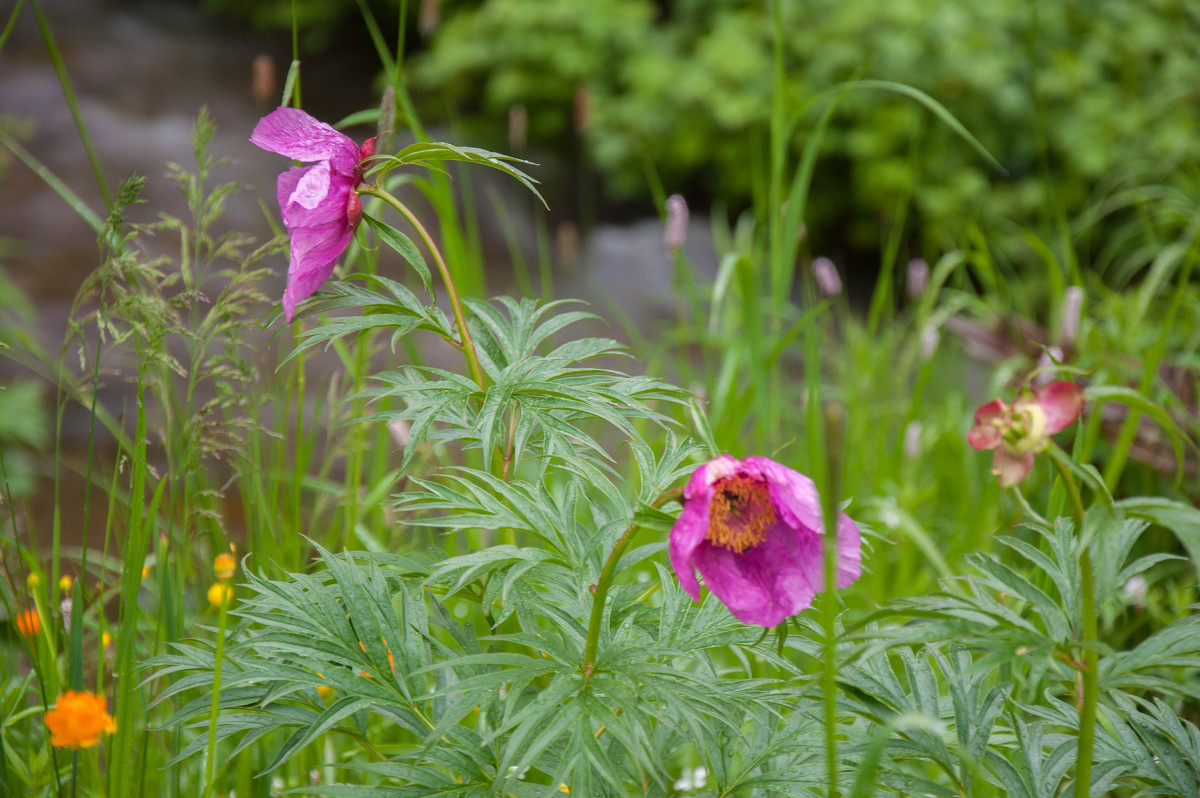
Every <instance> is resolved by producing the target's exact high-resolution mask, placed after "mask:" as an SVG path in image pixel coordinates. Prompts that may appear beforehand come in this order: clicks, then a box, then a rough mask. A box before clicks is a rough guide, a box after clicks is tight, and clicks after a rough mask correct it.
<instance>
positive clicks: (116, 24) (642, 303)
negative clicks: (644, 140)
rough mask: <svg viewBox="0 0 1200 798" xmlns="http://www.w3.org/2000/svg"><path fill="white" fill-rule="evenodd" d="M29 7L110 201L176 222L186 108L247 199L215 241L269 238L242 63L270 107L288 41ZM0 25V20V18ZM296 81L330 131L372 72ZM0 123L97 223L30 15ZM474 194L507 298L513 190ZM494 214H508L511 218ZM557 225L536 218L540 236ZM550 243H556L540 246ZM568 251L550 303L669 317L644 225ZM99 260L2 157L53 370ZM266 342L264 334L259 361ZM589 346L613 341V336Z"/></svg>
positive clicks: (2, 371)
mask: <svg viewBox="0 0 1200 798" xmlns="http://www.w3.org/2000/svg"><path fill="white" fill-rule="evenodd" d="M42 5H43V7H44V8H45V12H46V15H47V18H48V20H49V23H50V27H51V30H52V31H53V34H54V36H55V38H56V40H57V43H58V46H59V48H60V49H61V52H62V55H63V59H64V61H65V64H66V68H67V70H68V73H69V75H70V77H71V80H72V83H73V86H74V90H75V93H76V95H77V98H78V102H79V108H80V112H81V115H82V117H83V119H84V122H85V123H86V126H87V130H88V133H89V135H90V136H91V140H92V143H93V145H94V147H95V149H96V151H97V153H98V155H99V158H100V161H101V163H102V165H103V168H104V172H105V176H106V180H107V184H108V186H109V187H110V190H112V191H115V188H116V186H117V184H118V183H119V182H120V181H121V180H122V179H124V178H126V177H128V176H129V175H131V174H134V173H138V174H142V175H145V176H147V177H148V178H150V180H149V184H148V186H147V188H146V190H145V191H144V192H143V199H144V200H145V204H144V205H141V206H139V207H136V208H134V209H132V210H131V211H130V212H129V214H128V216H129V218H130V219H131V220H132V221H135V222H149V221H154V220H155V219H157V217H158V214H159V213H160V212H166V213H171V214H174V215H177V216H181V217H186V215H187V207H186V205H185V203H184V201H183V199H182V197H181V196H180V193H179V191H178V189H177V187H176V186H175V185H174V184H173V183H172V182H171V181H169V180H167V179H166V178H165V176H164V175H165V172H166V165H167V164H168V163H169V162H175V163H178V164H180V165H181V166H183V167H184V168H185V169H188V170H190V169H192V168H193V166H192V164H193V157H192V150H191V140H190V134H191V128H192V124H193V122H194V120H195V118H196V114H197V112H198V111H199V109H200V107H201V106H207V107H208V109H209V111H210V113H211V115H212V117H213V118H214V120H215V121H216V123H217V125H218V129H217V135H216V137H215V138H214V140H213V142H212V145H211V147H210V154H212V155H214V156H220V157H223V158H228V159H229V160H230V164H229V165H226V166H223V167H221V168H219V169H218V170H217V171H216V173H215V175H214V177H213V179H212V180H211V181H210V185H212V184H214V183H218V182H225V181H230V180H236V181H239V182H243V183H247V184H252V187H253V189H254V190H252V191H246V192H243V193H240V194H238V195H236V196H234V197H233V198H231V199H230V201H229V202H228V205H227V210H226V213H225V216H224V218H223V219H222V221H221V223H220V225H219V226H218V227H217V229H216V231H215V232H218V233H220V232H225V231H226V230H229V229H238V230H241V231H244V232H249V233H251V234H253V235H255V236H257V237H259V238H260V239H265V238H267V237H269V235H270V227H269V226H268V224H267V221H266V219H265V217H264V215H263V212H262V209H261V207H260V199H259V198H260V197H261V198H262V200H263V201H265V203H266V207H268V208H271V209H272V210H274V182H275V176H276V174H277V172H278V170H279V169H280V168H281V166H282V161H281V159H279V158H278V157H277V156H274V155H269V154H266V153H263V152H261V151H259V150H258V149H257V148H255V147H254V146H253V145H251V144H250V143H249V142H248V141H247V137H248V135H249V132H250V130H251V129H252V128H253V126H254V124H255V122H256V121H257V120H258V118H259V117H260V116H261V115H262V114H264V113H265V112H266V111H268V110H270V108H271V107H273V106H274V105H275V101H274V100H269V101H258V102H256V101H255V99H254V98H253V96H252V93H251V75H252V69H251V65H252V62H253V61H254V59H255V58H256V57H258V56H262V55H267V56H269V57H270V58H271V59H272V60H273V61H274V64H275V65H276V75H277V83H276V87H275V89H274V92H275V93H274V94H272V95H269V96H271V97H274V96H277V95H278V93H279V92H280V91H281V88H280V86H281V84H282V80H283V77H284V75H285V74H286V71H287V64H288V63H289V60H290V56H291V51H290V38H289V37H288V36H287V35H286V34H282V33H247V32H245V31H240V30H234V29H230V28H228V27H227V26H225V25H223V24H221V23H220V22H219V21H216V20H212V19H209V18H207V17H206V16H204V15H203V14H202V12H201V11H200V9H199V8H197V7H196V4H195V3H192V2H188V1H187V0H156V1H154V2H149V1H147V0H45V2H43V4H42ZM10 8H11V6H10ZM4 13H5V18H7V13H8V12H7V11H6V12H4ZM302 76H303V77H302V79H303V92H304V103H305V107H306V110H308V111H309V112H310V113H312V114H314V115H315V116H317V117H318V118H321V119H325V120H336V119H340V118H342V117H344V116H345V115H347V114H349V113H351V112H353V111H356V110H359V109H361V108H364V107H370V106H372V105H374V103H375V102H376V95H375V93H374V92H373V91H372V81H373V79H374V77H375V70H374V67H373V65H372V64H371V63H370V62H369V61H366V60H364V59H362V58H353V59H351V58H344V57H340V56H339V54H338V53H336V52H331V53H328V54H326V55H324V56H320V57H316V58H312V59H306V60H305V62H304V68H303V72H302ZM0 114H2V115H3V117H4V119H5V120H7V123H8V124H10V125H11V127H9V129H10V131H14V132H16V133H17V137H18V139H19V140H20V141H22V143H23V145H24V146H25V147H26V148H27V149H28V150H29V151H30V152H31V153H32V154H33V155H34V156H35V157H36V158H37V159H38V160H40V161H41V162H42V163H43V164H45V165H46V166H47V167H48V168H49V169H50V170H51V171H52V172H53V173H54V174H55V175H57V176H58V177H59V178H60V179H61V180H62V181H63V182H64V183H65V184H66V185H67V186H69V187H70V188H71V189H72V190H73V191H74V192H75V193H77V194H78V195H79V196H80V197H81V198H82V199H83V200H84V202H85V203H86V204H87V205H88V206H90V207H91V208H92V209H93V210H94V211H96V212H97V214H98V215H101V216H103V210H102V209H103V201H102V198H101V195H100V192H99V189H98V188H97V185H96V181H95V178H94V176H93V173H92V169H91V166H90V164H89V162H88V159H87V156H86V152H85V150H84V147H83V145H82V144H81V141H80V137H79V133H78V130H77V129H76V127H75V123H74V121H73V120H72V117H71V113H70V110H69V108H68V105H67V103H66V101H65V99H64V96H63V91H62V87H61V85H60V83H59V80H58V77H57V75H56V73H55V70H54V67H53V64H52V62H51V59H50V58H49V56H48V55H47V51H46V47H45V45H44V43H43V40H42V37H41V34H40V33H39V30H38V26H37V21H36V17H35V15H34V13H33V9H32V8H31V7H30V6H29V4H26V5H25V6H24V7H23V9H22V11H21V15H20V18H19V20H18V22H17V25H16V27H15V29H14V30H13V33H12V36H11V37H10V38H9V40H8V41H7V43H6V44H5V46H4V48H3V49H2V50H0ZM348 132H349V133H351V134H352V135H354V136H355V137H356V138H359V139H361V138H362V137H364V136H365V135H369V131H348ZM535 160H536V158H535ZM546 171H547V170H545V169H542V170H539V169H538V168H536V167H535V168H532V169H531V172H532V173H533V174H534V175H535V176H536V177H537V178H538V179H539V180H541V181H542V182H543V183H551V182H553V181H555V180H560V179H562V180H570V179H571V178H570V177H569V176H567V175H559V176H555V175H552V174H546V173H545V172H546ZM567 171H569V170H567ZM510 184H511V185H510ZM472 185H473V187H474V190H476V191H477V192H478V193H479V194H480V196H479V197H478V198H477V199H476V204H477V207H478V208H479V209H480V214H479V216H480V226H481V234H482V239H483V242H484V250H485V257H486V260H487V264H488V281H489V286H488V288H489V290H490V291H492V292H508V293H516V291H517V289H516V287H515V285H514V283H513V278H512V272H511V264H510V258H509V255H508V248H507V244H506V242H505V238H504V234H503V233H502V232H501V228H500V225H499V223H498V222H497V220H496V219H495V217H494V214H493V213H492V211H491V210H490V205H491V203H490V202H489V200H488V198H487V196H486V195H485V194H484V192H487V191H490V190H498V191H500V192H501V195H502V196H503V197H505V198H506V199H508V198H509V197H510V196H515V192H516V191H521V190H522V189H519V187H516V186H515V184H512V181H510V180H509V179H508V178H503V177H501V176H497V177H496V178H493V177H492V176H490V175H487V176H482V177H481V178H479V179H474V180H473V183H472ZM508 204H509V206H510V209H511V208H512V207H516V204H514V203H508ZM526 205H528V206H530V207H532V203H522V204H521V207H524V206H526ZM555 219H556V216H555V215H552V216H551V217H550V224H551V225H552V227H551V230H552V231H553V229H554V228H553V226H554V225H556V224H557V222H556V221H555ZM513 221H514V222H515V224H516V227H517V238H518V240H519V241H520V242H521V244H522V246H523V248H524V249H525V250H526V252H527V259H528V260H529V262H531V263H536V258H537V255H536V252H537V241H536V233H535V232H534V226H533V222H532V219H531V218H530V217H528V216H526V217H525V218H519V217H518V218H514V220H513ZM551 236H552V238H554V237H555V236H554V234H553V232H552V233H551ZM145 243H146V248H147V255H148V256H155V255H158V254H165V255H171V254H174V252H175V251H177V247H178V242H177V241H171V240H169V237H167V236H163V237H162V240H151V241H149V242H145ZM578 249H579V251H578V253H577V254H576V255H569V254H568V255H566V256H563V257H561V258H559V260H560V263H559V264H558V265H559V266H562V265H563V264H562V263H561V261H563V260H569V261H572V262H573V267H572V268H566V269H562V268H560V269H556V277H555V294H556V295H557V296H560V297H564V296H566V297H581V298H584V299H588V300H590V301H591V302H592V304H593V310H595V311H596V312H598V313H600V314H601V315H605V316H612V315H614V312H616V313H619V314H620V315H622V316H624V317H625V318H627V319H628V320H629V321H631V322H632V323H634V324H636V325H638V326H639V327H640V328H641V329H643V330H646V329H647V328H648V326H649V325H651V324H652V323H654V321H655V320H656V319H657V320H662V319H663V318H665V317H669V316H670V313H671V299H670V278H669V274H670V269H669V266H668V262H667V258H666V256H665V254H664V249H663V241H662V228H661V225H660V224H659V222H658V220H657V219H649V220H645V221H643V222H638V223H634V224H632V225H625V226H614V225H604V224H599V225H596V226H595V227H594V228H593V229H592V230H591V231H590V233H589V235H588V236H586V237H585V239H584V240H583V242H582V243H581V244H580V245H579V247H578ZM687 251H688V254H689V257H690V260H691V262H692V263H693V264H696V265H697V266H698V268H700V269H701V270H702V271H705V272H707V273H711V272H713V271H714V270H715V261H716V257H715V255H714V254H713V251H712V245H711V241H710V237H709V235H708V231H707V228H706V225H705V224H704V222H703V220H702V219H699V218H697V217H696V216H695V215H693V222H692V223H691V229H690V232H689V237H688V244H687ZM98 262H99V255H98V251H97V247H96V237H95V235H94V233H93V232H92V230H91V229H90V228H89V227H88V226H87V225H86V224H85V223H84V221H83V220H82V219H80V218H79V217H78V216H76V215H75V214H74V212H73V211H71V210H70V209H69V208H68V206H67V205H66V204H65V203H64V202H63V200H62V199H61V198H60V197H59V196H58V195H57V194H56V193H55V192H54V191H53V190H52V189H51V188H50V187H49V186H47V185H46V184H45V183H44V182H43V181H42V180H41V179H40V178H39V177H38V176H37V175H35V174H34V173H32V172H31V171H30V170H29V169H28V168H27V167H26V166H25V165H24V164H22V163H21V162H20V161H18V160H17V159H15V158H13V157H11V155H10V154H9V153H8V152H7V151H6V150H3V149H2V148H0V266H2V267H3V268H4V269H5V270H6V271H7V272H8V274H9V276H10V277H11V278H12V279H13V280H14V282H15V283H16V285H17V286H18V287H19V288H20V289H21V290H22V291H23V292H24V293H25V294H26V295H27V296H28V297H29V298H30V299H31V300H32V301H33V303H34V305H35V307H36V309H37V313H38V331H37V336H38V338H39V340H40V342H41V344H42V345H43V346H44V347H45V348H46V351H47V352H49V353H50V354H51V355H52V356H55V355H57V353H58V350H59V347H60V345H61V342H62V340H63V336H64V334H65V331H66V329H67V316H68V314H69V311H70V307H71V303H72V300H73V298H74V296H75V293H76V291H77V290H78V288H79V285H80V283H81V282H82V280H83V279H84V278H85V277H86V275H87V274H89V273H90V272H91V271H92V270H93V269H94V268H95V267H96V266H97V265H98ZM270 265H271V266H272V268H273V269H274V270H275V272H276V274H277V277H276V278H275V279H274V281H273V282H272V283H271V284H270V285H268V286H266V289H267V292H268V294H269V295H271V296H272V297H277V296H278V295H279V294H280V293H281V292H282V288H283V274H284V272H285V271H286V260H285V259H284V258H282V257H279V258H276V259H275V260H274V262H272V263H271V264H270ZM270 333H271V331H264V332H263V333H262V336H261V342H262V346H263V349H264V350H266V348H267V346H268V339H269V336H270ZM601 334H605V335H612V336H614V337H618V338H622V337H624V336H623V335H621V333H620V331H619V330H617V329H615V328H614V329H608V330H604V331H602V333H601ZM273 348H274V349H275V350H276V351H275V352H273V353H270V355H269V356H268V357H269V361H274V360H275V359H277V357H278V356H279V352H278V350H279V348H280V344H278V343H276V344H274V347H273ZM437 356H438V354H437V353H436V352H433V353H431V357H433V358H435V359H436V358H437ZM330 367H331V368H332V367H333V366H332V363H331V364H330ZM20 376H23V375H22V374H21V372H20V370H19V369H17V368H16V367H15V366H14V365H13V364H12V363H11V362H8V361H7V360H5V359H4V358H0V382H4V381H6V380H9V379H12V378H14V377H20ZM52 395H53V388H52V386H47V388H46V391H45V394H44V396H45V400H46V406H47V409H48V412H52ZM100 396H101V399H102V401H104V402H105V404H106V405H107V406H108V407H109V409H110V410H111V411H112V412H113V413H114V414H115V415H117V416H121V415H122V414H123V413H126V412H127V413H128V414H130V415H131V414H132V410H131V408H132V396H133V391H132V385H130V384H127V383H124V382H120V381H113V380H110V381H109V382H108V384H106V386H105V388H104V390H103V391H102V392H101V394H100ZM87 435H88V418H87V414H86V412H84V411H83V409H82V408H78V407H74V408H72V409H71V410H70V411H69V412H68V413H67V415H66V416H65V418H64V435H63V446H64V451H65V453H66V454H67V456H68V458H69V459H74V460H76V461H78V462H82V461H83V460H84V456H83V455H84V453H85V452H86V441H87ZM99 443H100V445H101V449H100V452H99V454H98V455H97V459H98V462H101V463H106V464H107V463H111V462H112V455H113V453H114V452H115V450H114V449H113V448H112V443H111V441H106V440H104V438H103V437H101V439H100V441H99ZM51 487H52V483H51V481H50V480H49V478H48V475H47V474H45V473H43V474H41V481H40V490H39V491H38V493H37V494H36V495H35V496H34V497H33V500H32V502H31V505H30V510H31V512H30V518H31V523H44V522H47V521H48V520H49V518H50V507H51V504H50V502H51V500H52V495H51V491H50V488H51ZM60 488H61V489H62V491H63V492H64V495H65V496H66V497H67V499H66V501H64V502H63V506H64V507H65V509H66V511H67V514H66V516H65V517H64V520H63V528H64V530H66V532H65V534H66V537H67V538H68V539H76V538H77V537H78V536H77V534H73V533H72V531H71V530H78V529H79V528H80V527H81V525H82V513H81V504H82V503H81V501H77V500H76V497H77V496H78V494H80V493H81V491H82V480H81V478H79V477H68V478H65V479H64V480H63V484H62V485H61V486H60ZM94 517H95V516H94ZM45 539H46V538H43V540H45Z"/></svg>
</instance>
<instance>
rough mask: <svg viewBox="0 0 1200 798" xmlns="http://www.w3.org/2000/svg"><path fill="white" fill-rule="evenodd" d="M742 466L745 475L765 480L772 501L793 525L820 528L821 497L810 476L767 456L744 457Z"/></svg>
mask: <svg viewBox="0 0 1200 798" xmlns="http://www.w3.org/2000/svg"><path fill="white" fill-rule="evenodd" d="M742 467H743V469H744V470H745V472H746V473H747V474H750V475H751V476H756V477H759V478H761V479H765V480H766V481H767V485H768V487H769V489H770V491H771V503H772V504H774V505H775V509H776V510H777V511H778V512H779V513H780V515H781V516H782V517H783V518H784V520H785V521H787V522H788V523H789V524H791V526H792V527H795V528H798V527H807V528H809V529H816V530H820V529H822V528H823V526H822V524H821V499H820V497H819V496H818V495H817V486H816V483H814V482H813V481H812V480H811V479H809V478H808V477H806V476H804V475H803V474H801V473H800V472H799V471H794V470H792V469H790V468H788V467H787V466H785V465H782V464H780V463H777V462H775V461H774V460H772V459H770V458H769V457H747V458H746V459H745V460H743V461H742Z"/></svg>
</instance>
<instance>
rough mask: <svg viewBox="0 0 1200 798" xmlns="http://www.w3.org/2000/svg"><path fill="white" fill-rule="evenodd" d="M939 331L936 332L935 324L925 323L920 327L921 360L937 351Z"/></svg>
mask: <svg viewBox="0 0 1200 798" xmlns="http://www.w3.org/2000/svg"><path fill="white" fill-rule="evenodd" d="M941 337H942V336H941V333H939V332H938V328H937V325H934V324H926V325H925V327H924V328H922V329H921V360H922V361H927V360H929V359H930V358H932V357H933V355H934V353H935V352H937V348H938V343H939V342H940V341H941Z"/></svg>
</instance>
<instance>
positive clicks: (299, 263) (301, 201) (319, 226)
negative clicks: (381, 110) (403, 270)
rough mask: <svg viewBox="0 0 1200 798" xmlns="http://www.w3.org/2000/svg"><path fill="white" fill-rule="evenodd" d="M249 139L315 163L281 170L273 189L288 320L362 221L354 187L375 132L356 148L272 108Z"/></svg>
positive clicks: (290, 111)
mask: <svg viewBox="0 0 1200 798" xmlns="http://www.w3.org/2000/svg"><path fill="white" fill-rule="evenodd" d="M250 141H251V143H253V144H257V145H258V146H259V147H262V148H263V149H264V150H269V151H271V152H277V153H279V154H280V155H286V156H287V157H289V158H292V159H293V160H297V161H315V162H316V163H315V164H314V165H313V166H293V167H292V168H291V169H289V170H288V171H286V172H284V173H283V174H281V175H280V176H279V183H278V187H277V190H276V196H277V197H278V199H279V210H280V213H282V215H283V224H284V226H285V227H286V228H287V231H288V236H289V237H290V238H291V243H292V253H291V259H290V262H289V263H288V284H287V290H286V291H284V294H283V315H284V318H286V319H287V320H288V321H291V320H292V316H294V315H295V313H296V303H298V302H302V301H303V300H305V299H307V298H308V297H310V296H312V295H313V293H314V292H315V291H316V290H317V289H318V288H320V287H321V285H322V284H323V283H324V282H325V281H326V280H328V279H329V275H331V274H333V267H334V266H335V265H337V259H338V258H339V257H340V256H341V254H342V253H343V252H345V251H346V247H348V246H349V245H350V239H351V238H353V237H354V230H355V228H357V227H358V223H359V222H360V221H362V202H361V201H360V200H359V198H358V193H357V192H356V191H355V189H356V188H358V186H359V185H360V184H361V183H362V171H363V162H364V161H365V160H366V159H367V158H370V157H371V156H372V155H374V154H375V137H372V138H369V139H367V140H366V141H364V142H363V144H362V146H361V147H360V146H358V145H357V144H355V143H354V141H353V140H352V139H351V138H350V137H349V136H346V135H344V134H342V133H339V132H338V131H336V130H334V129H333V128H332V127H330V126H329V125H327V124H325V123H324V122H318V121H317V120H316V119H313V118H312V117H311V116H309V115H308V114H306V113H304V112H303V111H301V110H300V109H298V108H276V109H275V110H274V111H272V112H271V113H269V114H267V115H266V116H264V117H263V118H262V119H260V120H259V122H258V124H257V125H256V126H255V127H254V132H253V133H252V134H251V135H250Z"/></svg>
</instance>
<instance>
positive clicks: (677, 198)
mask: <svg viewBox="0 0 1200 798" xmlns="http://www.w3.org/2000/svg"><path fill="white" fill-rule="evenodd" d="M687 226H688V205H687V200H685V199H684V198H683V195H682V194H672V195H671V196H669V197H667V224H666V228H665V229H664V230H663V243H664V244H665V245H666V247H667V252H668V253H673V252H675V251H676V250H679V249H682V248H683V244H684V242H685V241H687Z"/></svg>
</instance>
